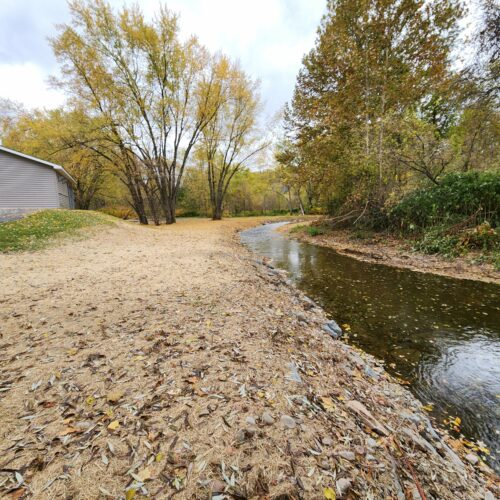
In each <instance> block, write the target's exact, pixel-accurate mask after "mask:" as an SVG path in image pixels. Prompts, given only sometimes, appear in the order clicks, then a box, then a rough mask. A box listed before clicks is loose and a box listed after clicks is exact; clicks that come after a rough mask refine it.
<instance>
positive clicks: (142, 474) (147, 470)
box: [137, 467, 151, 482]
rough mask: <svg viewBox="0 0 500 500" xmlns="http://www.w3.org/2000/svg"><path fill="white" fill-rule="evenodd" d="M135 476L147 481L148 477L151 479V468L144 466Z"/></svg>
mask: <svg viewBox="0 0 500 500" xmlns="http://www.w3.org/2000/svg"><path fill="white" fill-rule="evenodd" d="M137 477H138V478H139V479H140V480H141V481H142V482H144V481H147V480H148V479H151V469H150V468H149V467H146V468H144V469H142V470H141V471H139V473H138V474H137Z"/></svg>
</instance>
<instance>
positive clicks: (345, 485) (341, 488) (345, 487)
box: [336, 477, 352, 498]
mask: <svg viewBox="0 0 500 500" xmlns="http://www.w3.org/2000/svg"><path fill="white" fill-rule="evenodd" d="M336 486H337V493H338V494H339V497H341V498H342V497H343V496H344V495H345V494H346V493H347V492H348V491H349V490H350V489H351V486H352V481H351V480H350V479H347V478H344V477H343V478H341V479H339V480H338V481H337V483H336Z"/></svg>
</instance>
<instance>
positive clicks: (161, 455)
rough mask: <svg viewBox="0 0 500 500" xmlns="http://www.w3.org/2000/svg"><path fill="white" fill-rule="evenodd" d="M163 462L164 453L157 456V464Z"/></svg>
mask: <svg viewBox="0 0 500 500" xmlns="http://www.w3.org/2000/svg"><path fill="white" fill-rule="evenodd" d="M162 460H163V453H161V452H160V453H157V454H156V456H155V462H161V461H162Z"/></svg>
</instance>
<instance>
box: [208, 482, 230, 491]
mask: <svg viewBox="0 0 500 500" xmlns="http://www.w3.org/2000/svg"><path fill="white" fill-rule="evenodd" d="M210 489H211V491H212V493H223V492H224V490H225V489H226V483H224V482H222V481H219V480H218V479H216V480H215V481H212V483H211V484H210Z"/></svg>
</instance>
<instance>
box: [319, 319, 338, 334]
mask: <svg viewBox="0 0 500 500" xmlns="http://www.w3.org/2000/svg"><path fill="white" fill-rule="evenodd" d="M321 329H322V330H323V331H324V332H326V333H328V335H330V336H331V337H333V338H334V339H338V338H339V337H341V336H342V333H343V332H342V328H340V326H339V325H338V324H337V322H336V321H334V320H333V319H331V320H330V321H327V322H326V323H325V324H324V325H323V326H322V327H321Z"/></svg>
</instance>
